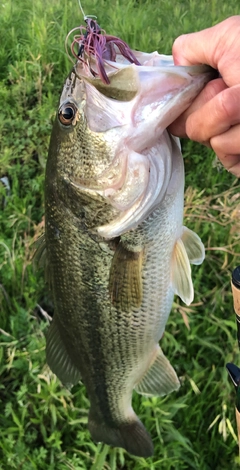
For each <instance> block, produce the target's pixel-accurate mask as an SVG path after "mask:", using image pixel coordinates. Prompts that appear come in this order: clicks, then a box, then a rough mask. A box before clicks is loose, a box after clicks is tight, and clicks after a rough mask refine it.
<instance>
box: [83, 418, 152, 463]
mask: <svg viewBox="0 0 240 470" xmlns="http://www.w3.org/2000/svg"><path fill="white" fill-rule="evenodd" d="M88 428H89V431H90V433H91V436H92V439H93V440H94V441H95V442H104V443H105V444H108V445H110V446H114V447H123V448H124V449H125V450H126V451H127V452H129V453H130V454H132V455H136V456H137V457H145V458H146V457H151V456H152V455H153V443H152V439H151V437H150V436H149V434H148V432H147V431H146V429H145V427H144V426H143V424H142V423H141V421H140V420H139V419H138V418H137V416H136V415H135V419H133V420H131V421H126V422H125V423H122V424H120V425H119V426H118V427H113V426H109V425H107V424H106V423H104V422H103V420H99V421H98V419H96V414H95V413H94V415H93V412H92V410H91V409H90V413H89V421H88Z"/></svg>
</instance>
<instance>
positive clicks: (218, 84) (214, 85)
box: [168, 78, 227, 137]
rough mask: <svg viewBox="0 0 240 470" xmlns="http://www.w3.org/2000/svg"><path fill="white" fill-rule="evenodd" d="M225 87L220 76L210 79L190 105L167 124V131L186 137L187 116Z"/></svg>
mask: <svg viewBox="0 0 240 470" xmlns="http://www.w3.org/2000/svg"><path fill="white" fill-rule="evenodd" d="M226 88H227V86H226V84H225V83H224V81H223V80H222V79H221V78H218V79H216V80H212V81H211V82H209V83H207V85H206V86H205V88H204V89H203V90H202V92H201V93H200V94H199V95H198V96H197V98H196V99H195V100H194V101H193V103H192V104H191V106H189V108H188V109H187V110H186V111H185V112H184V113H183V114H181V116H179V118H178V119H176V121H174V122H173V123H172V124H171V125H170V126H169V128H168V130H169V132H171V134H173V135H176V136H178V137H187V134H186V120H187V118H188V116H190V115H191V114H192V113H193V112H194V111H197V110H198V109H201V108H202V106H204V105H205V104H206V103H207V102H208V101H210V100H211V99H212V98H214V96H216V95H217V94H218V93H220V92H221V91H223V90H225V89H226Z"/></svg>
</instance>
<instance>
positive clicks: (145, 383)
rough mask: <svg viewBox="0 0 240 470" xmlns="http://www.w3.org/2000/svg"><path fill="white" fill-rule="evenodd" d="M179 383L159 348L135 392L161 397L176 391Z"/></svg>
mask: <svg viewBox="0 0 240 470" xmlns="http://www.w3.org/2000/svg"><path fill="white" fill-rule="evenodd" d="M179 387H180V382H179V380H178V377H177V374H176V372H175V370H174V369H173V367H172V366H171V364H170V362H169V360H168V359H167V358H166V357H165V356H164V354H163V352H162V350H161V349H160V348H159V350H158V354H157V357H156V359H155V361H154V363H153V364H152V365H151V366H150V368H149V369H148V371H147V373H146V374H145V375H144V377H143V379H142V380H141V382H139V383H138V384H137V385H136V386H135V390H136V391H137V392H138V393H140V394H142V395H147V396H154V395H157V396H163V395H167V394H168V393H171V392H173V391H174V390H178V389H179Z"/></svg>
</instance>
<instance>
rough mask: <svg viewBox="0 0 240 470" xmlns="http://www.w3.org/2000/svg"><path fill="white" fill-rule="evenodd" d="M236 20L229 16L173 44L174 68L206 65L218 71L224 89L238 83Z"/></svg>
mask: <svg viewBox="0 0 240 470" xmlns="http://www.w3.org/2000/svg"><path fill="white" fill-rule="evenodd" d="M239 36H240V16H232V17H231V18H228V19H226V20H225V21H222V22H221V23H219V24H217V25H215V26H213V27H211V28H208V29H204V30H203V31H199V32H197V33H191V34H185V35H183V36H180V37H178V38H177V39H176V40H175V42H174V44H173V49H172V53H173V58H174V62H175V64H176V65H194V64H209V65H211V66H212V67H213V68H215V69H218V70H219V72H220V74H221V75H222V76H223V78H224V81H225V83H226V84H227V85H228V86H233V85H236V84H237V83H239V76H240V61H239V60H238V57H239V52H238V38H239Z"/></svg>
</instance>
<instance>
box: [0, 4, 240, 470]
mask: <svg viewBox="0 0 240 470" xmlns="http://www.w3.org/2000/svg"><path fill="white" fill-rule="evenodd" d="M112 4H113V2H110V1H109V0H106V1H104V0H98V1H96V0H93V1H91V2H89V1H88V0H86V1H85V2H84V5H83V7H84V10H85V12H86V13H87V14H96V15H97V16H98V20H99V23H100V24H101V26H102V27H103V28H105V29H106V30H107V32H108V33H109V34H111V33H112V34H114V35H119V36H121V37H122V38H123V39H124V40H125V41H127V42H128V43H129V44H130V45H131V46H132V47H133V48H138V49H141V50H146V51H151V50H156V49H157V50H159V51H160V52H162V53H170V52H171V45H172V42H173V40H174V38H175V37H177V36H178V35H179V34H182V33H186V32H189V31H194V30H199V29H202V28H205V27H209V26H211V25H213V24H216V23H217V22H219V21H221V20H222V19H224V18H226V17H227V16H230V15H232V14H237V13H238V8H237V5H236V2H235V1H233V0H229V2H227V3H226V2H224V1H223V0H218V1H216V0H208V1H202V2H197V1H196V0H188V1H187V0H183V1H181V2H174V1H170V0H162V1H160V2H159V1H149V0H145V1H144V0H139V1H137V0H135V1H134V0H129V1H127V0H122V1H121V2H119V1H115V2H114V8H112ZM80 23H82V18H81V15H80V13H79V9H78V5H77V1H71V0H68V1H67V0H62V2H58V1H56V0H52V1H51V2H47V3H46V2H41V1H40V0H35V1H34V2H32V1H30V0H21V2H14V1H13V0H12V1H11V0H6V1H5V2H4V3H2V4H1V15H0V79H1V86H0V98H1V104H2V113H1V115H0V135H1V138H0V155H1V157H0V177H8V180H9V185H10V192H9V189H8V188H7V187H6V185H5V184H4V183H0V206H1V211H0V327H1V329H0V376H1V380H0V469H1V470H10V469H17V470H19V469H21V470H34V469H37V470H41V469H48V470H63V469H64V470H65V469H72V470H73V469H74V470H85V469H89V470H101V469H104V470H109V469H111V470H118V469H124V470H129V469H131V470H132V469H133V470H140V469H151V470H154V469H160V468H161V470H172V469H173V470H174V469H176V470H184V469H196V470H197V469H201V470H212V469H213V468H214V469H216V470H224V469H229V468H231V469H233V470H234V469H237V468H238V467H239V461H238V449H237V443H236V428H235V416H234V398H235V397H234V390H233V387H232V386H231V384H230V383H229V380H228V377H227V371H226V368H225V364H226V363H227V362H228V361H230V362H235V363H237V364H238V363H239V352H238V349H237V342H236V339H235V336H236V332H235V319H234V314H233V306H232V296H231V289H230V277H231V270H232V269H233V268H234V267H235V266H236V265H237V264H240V257H239V253H238V250H239V229H240V226H239V225H240V223H239V213H240V205H239V202H238V201H239V187H238V185H237V181H236V179H235V178H234V177H233V176H232V175H230V174H228V173H227V172H226V171H225V170H223V169H221V168H219V166H216V162H215V157H214V155H213V154H212V153H211V151H209V150H207V149H205V148H203V147H201V146H200V145H198V144H195V143H193V142H189V141H184V142H183V154H184V158H185V165H186V210H185V224H186V225H187V226H188V227H190V228H192V229H194V230H196V232H197V233H198V234H199V235H200V236H201V238H202V239H203V242H204V244H205V246H206V261H205V263H204V264H203V265H202V266H201V267H200V268H199V267H197V268H195V269H193V278H194V286H195V300H194V304H192V305H191V306H190V307H185V306H183V305H182V304H181V303H180V301H179V300H178V299H177V298H176V299H175V304H174V306H173V311H172V313H171V316H170V319H169V322H168V326H167V331H166V334H165V336H164V338H163V341H162V347H163V349H164V351H165V352H166V354H167V356H168V358H169V359H170V360H171V362H172V363H173V364H174V366H175V367H176V370H177V372H178V374H179V376H180V377H181V381H182V387H181V389H180V391H179V392H178V393H174V394H171V395H170V396H168V397H164V398H153V399H149V398H144V397H139V396H137V395H134V407H135V410H136V412H137V414H138V415H139V416H140V418H141V419H142V420H143V422H144V424H145V425H146V427H147V429H148V430H149V432H150V433H151V435H152V437H153V441H154V445H155V454H154V457H153V458H152V459H148V460H144V459H140V458H134V457H131V456H129V455H128V454H127V453H126V452H124V451H121V450H119V449H110V448H109V447H108V446H104V445H96V444H95V443H93V442H92V441H91V439H90V435H89V433H88V431H87V429H86V423H87V412H88V411H87V410H88V408H89V403H88V399H87V397H86V394H85V389H84V386H82V385H77V386H75V387H74V388H73V389H72V390H71V391H69V390H67V389H65V388H63V387H62V385H61V383H60V382H59V381H58V380H57V379H56V377H55V376H54V375H53V374H52V373H51V372H50V371H49V369H48V368H47V366H46V364H45V352H44V349H45V332H46V329H47V327H48V321H47V319H46V318H47V317H46V315H45V314H44V311H47V312H48V313H50V314H51V313H52V311H53V306H52V303H51V299H50V298H49V295H48V292H47V291H46V288H45V285H44V280H43V273H41V272H37V273H35V272H34V271H33V269H32V261H31V253H32V251H31V247H32V244H33V242H34V240H36V239H37V237H38V236H39V235H40V234H41V231H42V228H43V215H44V203H43V181H44V168H45V162H46V156H47V149H48V144H49V135H50V132H51V125H52V120H53V117H54V114H55V109H56V105H57V101H58V98H59V94H60V92H61V88H62V85H63V81H64V79H65V76H66V75H67V73H68V71H69V68H70V63H69V61H68V58H67V57H66V54H65V51H64V40H65V37H66V34H67V32H68V31H69V30H70V29H71V28H73V27H75V26H77V25H78V24H80Z"/></svg>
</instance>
